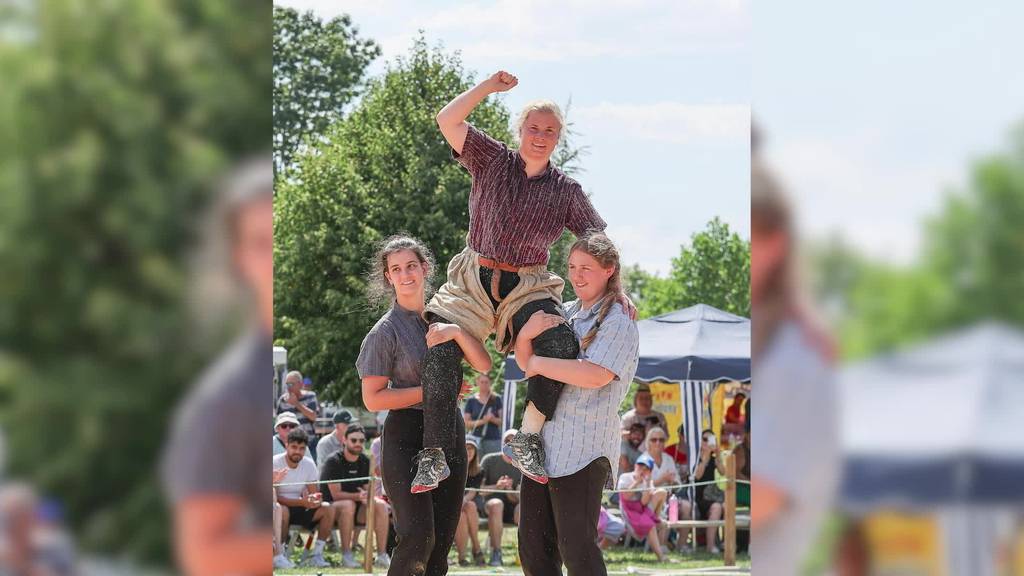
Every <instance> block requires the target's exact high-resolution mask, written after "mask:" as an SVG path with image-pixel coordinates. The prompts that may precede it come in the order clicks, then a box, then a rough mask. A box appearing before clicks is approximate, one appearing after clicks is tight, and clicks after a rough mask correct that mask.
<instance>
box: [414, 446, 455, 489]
mask: <svg viewBox="0 0 1024 576" xmlns="http://www.w3.org/2000/svg"><path fill="white" fill-rule="evenodd" d="M415 462H416V464H417V466H418V468H417V470H416V477H415V478H414V479H413V481H412V488H410V489H409V492H412V493H413V494H419V493H420V492H429V491H431V490H433V489H434V488H437V485H438V484H440V483H441V482H443V481H444V479H445V478H447V477H448V476H449V475H451V473H452V471H451V469H449V468H448V463H447V462H445V460H444V452H442V451H441V449H440V448H424V449H423V450H420V453H419V454H417V455H416V458H415Z"/></svg>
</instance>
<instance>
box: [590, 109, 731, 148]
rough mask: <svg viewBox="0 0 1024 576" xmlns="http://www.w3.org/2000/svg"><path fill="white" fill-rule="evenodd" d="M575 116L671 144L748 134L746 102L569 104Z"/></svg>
mask: <svg viewBox="0 0 1024 576" xmlns="http://www.w3.org/2000/svg"><path fill="white" fill-rule="evenodd" d="M572 116H573V118H574V119H575V120H577V121H580V122H585V123H587V124H588V125H595V124H596V125H599V126H600V127H601V128H600V131H602V132H605V131H609V133H619V134H624V135H626V136H628V137H631V138H634V139H637V140H646V141H655V142H666V143H673V144H680V143H687V142H693V141H695V140H701V141H719V142H728V143H734V144H743V143H744V142H747V141H749V138H750V106H748V105H737V104H685V103H682V102H656V103H654V104H617V103H611V102H601V103H600V104H597V105H594V106H581V107H578V108H573V110H572Z"/></svg>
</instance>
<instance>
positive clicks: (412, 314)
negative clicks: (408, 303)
mask: <svg viewBox="0 0 1024 576" xmlns="http://www.w3.org/2000/svg"><path fill="white" fill-rule="evenodd" d="M391 309H392V310H394V311H395V314H398V315H399V316H402V317H404V318H420V313H419V312H417V311H415V310H409V309H408V308H404V307H402V305H401V304H399V303H398V300H394V301H393V303H392V305H391Z"/></svg>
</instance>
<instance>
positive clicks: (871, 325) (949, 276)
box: [814, 128, 1024, 357]
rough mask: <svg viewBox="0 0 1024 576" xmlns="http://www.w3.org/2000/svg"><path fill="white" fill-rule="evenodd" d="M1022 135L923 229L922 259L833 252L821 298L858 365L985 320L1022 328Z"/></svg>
mask: <svg viewBox="0 0 1024 576" xmlns="http://www.w3.org/2000/svg"><path fill="white" fill-rule="evenodd" d="M1022 221H1024V128H1018V129H1017V130H1015V131H1013V132H1011V138H1010V145H1009V146H1008V149H1007V150H1005V151H1002V152H998V153H995V154H991V155H989V156H988V157H985V158H982V159H980V160H978V161H976V162H974V164H973V166H972V167H971V177H970V179H969V181H968V183H967V186H966V187H965V189H963V190H956V191H951V192H950V193H949V194H948V195H947V197H946V200H945V203H944V205H943V206H942V208H941V209H940V211H939V212H938V213H937V214H936V215H934V216H933V217H931V218H930V219H929V220H928V221H927V222H926V223H925V225H924V230H923V236H924V241H923V246H924V249H923V250H922V253H921V255H920V257H919V259H918V260H917V261H915V262H913V263H911V264H909V265H904V266H896V265H888V264H882V263H878V262H874V261H871V260H870V259H868V258H866V257H862V256H859V255H857V254H856V253H855V252H853V251H852V250H847V249H843V248H837V247H835V246H828V247H825V248H824V249H819V251H818V254H817V255H816V256H815V260H814V261H815V263H816V266H815V267H816V269H817V274H816V276H817V277H818V278H819V282H818V287H819V294H823V295H824V296H825V297H826V302H837V303H838V304H839V305H838V306H837V307H836V309H837V314H835V318H836V321H837V324H838V325H839V327H840V330H839V333H840V341H841V345H842V351H843V354H844V355H845V356H847V357H860V356H866V355H870V354H874V353H877V352H880V351H883V350H887V349H891V348H894V347H899V346H902V345H906V344H908V343H910V342H912V341H915V340H918V339H922V338H925V337H927V336H930V335H934V334H937V333H940V332H942V331H945V330H949V329H952V328H955V327H958V326H964V325H967V324H971V323H973V322H977V321H980V320H984V319H999V320H1002V321H1006V322H1011V323H1016V324H1019V325H1024V303H1022V301H1021V299H1020V298H1019V295H1020V294H1021V293H1024V256H1022V255H1024V251H1022V250H1021V247H1022V246H1024V227H1021V225H1020V222H1022Z"/></svg>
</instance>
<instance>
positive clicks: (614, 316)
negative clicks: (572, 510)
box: [542, 300, 640, 486]
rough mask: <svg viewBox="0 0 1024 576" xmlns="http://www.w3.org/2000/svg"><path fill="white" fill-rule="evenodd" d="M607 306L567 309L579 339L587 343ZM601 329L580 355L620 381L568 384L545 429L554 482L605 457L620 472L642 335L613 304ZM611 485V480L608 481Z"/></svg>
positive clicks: (568, 305)
mask: <svg viewBox="0 0 1024 576" xmlns="http://www.w3.org/2000/svg"><path fill="white" fill-rule="evenodd" d="M601 305H602V302H598V303H596V304H595V305H594V306H593V307H591V308H590V309H588V310H584V309H583V308H582V303H581V301H579V300H576V301H573V302H567V303H565V304H563V305H562V309H563V310H564V311H565V317H566V318H568V319H569V321H570V322H571V324H572V329H573V332H575V333H576V338H578V339H580V340H582V339H583V337H584V336H585V335H586V333H587V332H588V331H589V330H590V328H591V327H593V326H594V324H595V323H596V322H597V319H598V311H599V310H600V308H601ZM611 306H612V308H611V310H610V311H609V312H608V315H607V316H605V319H604V321H603V322H602V323H601V326H600V327H599V328H598V330H597V337H596V338H594V341H593V342H591V344H590V347H588V348H587V349H586V350H582V351H580V356H579V357H580V359H581V360H586V361H588V362H590V363H592V364H596V365H598V366H601V367H602V368H604V369H606V370H608V371H609V372H611V373H612V374H614V375H615V376H614V377H613V378H612V380H611V382H609V383H608V384H606V385H604V386H602V387H600V388H581V387H580V386H572V385H567V386H566V387H565V388H563V389H562V393H561V395H560V396H559V397H558V404H557V405H556V407H555V417H554V418H552V419H551V421H549V422H548V423H547V424H545V425H544V430H543V432H542V434H543V436H544V448H545V451H546V452H547V460H546V461H545V468H546V469H547V471H548V475H549V476H551V477H552V478H560V477H563V476H569V475H571V474H575V473H577V472H579V471H580V470H582V469H583V468H585V467H586V466H588V465H589V464H590V463H591V462H593V461H594V460H597V459H598V458H600V457H602V456H603V457H605V458H607V459H608V464H609V466H610V469H611V470H612V471H613V475H614V471H617V470H618V464H619V448H620V446H619V445H620V443H621V442H622V435H621V433H620V432H619V414H618V410H619V405H620V404H621V403H622V399H623V398H624V397H625V396H626V390H627V389H628V388H629V384H630V383H631V382H632V381H633V375H634V374H636V367H637V364H638V363H639V348H640V333H639V331H638V330H637V327H636V322H633V321H632V320H630V318H629V316H628V315H626V313H625V312H624V311H623V310H622V305H621V304H619V303H618V302H615V303H613V304H612V305H611ZM608 482H609V484H608V485H609V486H611V484H610V482H611V478H609V479H608Z"/></svg>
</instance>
